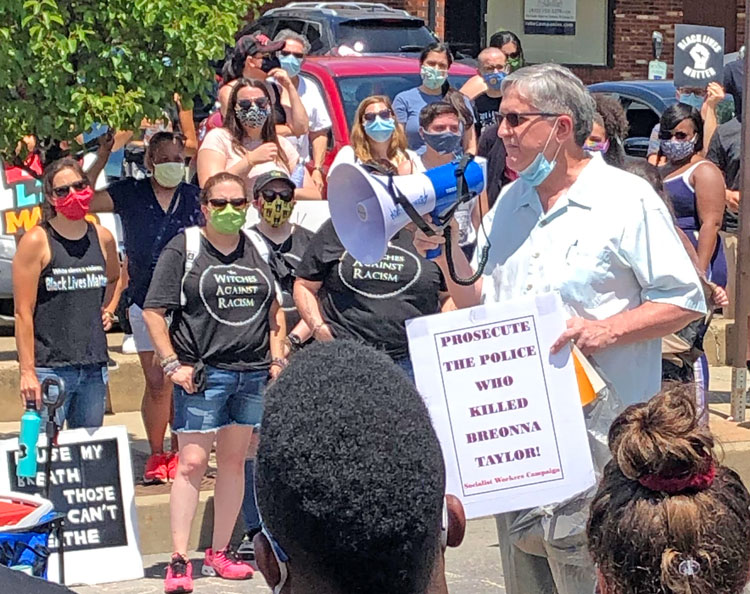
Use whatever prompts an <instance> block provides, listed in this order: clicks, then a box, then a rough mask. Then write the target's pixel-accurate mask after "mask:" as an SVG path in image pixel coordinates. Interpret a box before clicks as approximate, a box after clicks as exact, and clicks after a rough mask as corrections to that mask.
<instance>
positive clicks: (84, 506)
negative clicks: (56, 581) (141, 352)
mask: <svg viewBox="0 0 750 594" xmlns="http://www.w3.org/2000/svg"><path fill="white" fill-rule="evenodd" d="M45 445H46V437H45V436H40V438H39V443H38V448H37V460H38V463H39V464H38V470H37V475H36V477H35V478H29V479H25V478H21V477H17V476H16V462H17V457H18V440H17V439H8V440H4V441H0V492H4V491H5V492H7V491H16V492H20V493H31V494H38V495H43V491H44V479H45V477H44V463H45V461H46V457H47V451H46V449H45ZM49 498H50V500H51V501H52V503H53V504H54V506H55V511H58V512H61V513H64V514H66V518H65V529H64V531H63V539H64V545H65V581H66V582H67V583H69V584H97V583H102V582H117V581H123V580H132V579H138V578H141V577H143V564H142V560H141V554H140V550H139V547H138V539H137V536H136V535H137V529H136V525H135V521H136V516H135V498H134V490H133V471H132V467H131V462H130V448H129V444H128V433H127V429H126V428H125V427H101V428H99V429H91V430H89V429H74V430H71V431H61V432H60V435H59V439H58V445H57V446H55V447H53V448H52V473H51V475H50V497H49ZM50 549H51V550H53V551H55V550H57V542H56V541H55V539H54V538H50ZM48 574H49V575H50V576H51V578H55V577H56V576H57V575H59V574H58V571H57V555H53V556H52V557H51V558H50V565H49V571H48Z"/></svg>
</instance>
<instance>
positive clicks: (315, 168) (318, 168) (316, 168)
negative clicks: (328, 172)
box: [313, 165, 325, 173]
mask: <svg viewBox="0 0 750 594" xmlns="http://www.w3.org/2000/svg"><path fill="white" fill-rule="evenodd" d="M313 171H320V172H321V173H325V171H323V166H322V165H316V166H315V167H313Z"/></svg>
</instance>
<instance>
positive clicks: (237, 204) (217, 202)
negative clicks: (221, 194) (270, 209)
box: [208, 198, 247, 208]
mask: <svg viewBox="0 0 750 594" xmlns="http://www.w3.org/2000/svg"><path fill="white" fill-rule="evenodd" d="M208 203H209V204H210V205H211V206H213V207H214V208H224V207H225V206H226V205H227V204H231V205H232V207H233V208H244V207H245V206H247V198H209V200H208Z"/></svg>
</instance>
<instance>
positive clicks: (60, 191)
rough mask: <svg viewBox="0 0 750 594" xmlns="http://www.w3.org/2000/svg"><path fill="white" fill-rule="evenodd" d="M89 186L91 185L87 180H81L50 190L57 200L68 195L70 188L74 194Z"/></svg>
mask: <svg viewBox="0 0 750 594" xmlns="http://www.w3.org/2000/svg"><path fill="white" fill-rule="evenodd" d="M90 185H91V184H89V182H88V180H85V179H82V180H80V181H77V182H73V183H72V184H70V185H67V186H57V187H56V188H52V193H53V194H54V195H55V196H56V197H57V198H65V196H67V195H68V194H70V190H71V188H72V189H73V190H75V191H76V192H83V191H84V190H85V189H86V188H88V187H89V186H90Z"/></svg>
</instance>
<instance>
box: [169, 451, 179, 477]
mask: <svg viewBox="0 0 750 594" xmlns="http://www.w3.org/2000/svg"><path fill="white" fill-rule="evenodd" d="M178 461H179V456H178V454H177V452H169V454H167V478H168V479H169V482H170V483H171V482H172V481H174V477H175V475H176V474H177V462H178Z"/></svg>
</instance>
